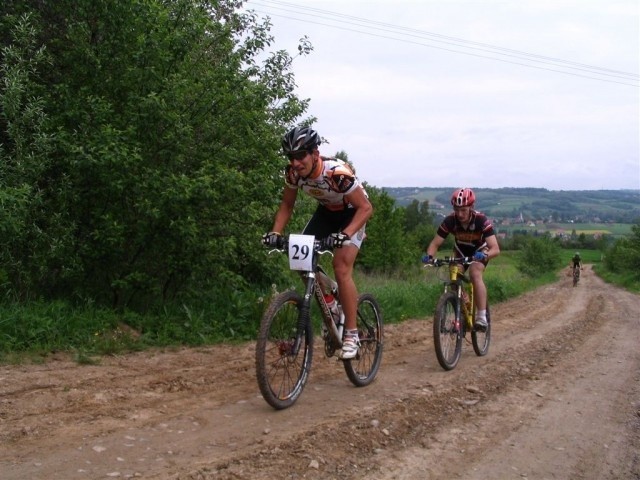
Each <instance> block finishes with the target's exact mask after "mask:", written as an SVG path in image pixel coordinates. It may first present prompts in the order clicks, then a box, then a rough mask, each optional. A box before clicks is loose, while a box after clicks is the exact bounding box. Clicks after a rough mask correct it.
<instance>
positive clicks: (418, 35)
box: [250, 0, 640, 87]
mask: <svg viewBox="0 0 640 480" xmlns="http://www.w3.org/2000/svg"><path fill="white" fill-rule="evenodd" d="M250 1H251V3H253V4H257V5H261V6H263V7H268V8H272V9H276V10H280V11H284V12H286V13H288V14H295V15H304V16H307V17H311V18H312V19H308V18H307V19H302V18H297V17H291V16H288V15H281V14H277V13H272V12H270V11H266V12H265V11H257V12H258V13H264V14H266V15H271V16H277V17H281V18H286V19H289V20H294V21H300V22H305V23H313V24H316V25H322V26H327V27H330V28H335V29H339V30H346V31H350V32H354V33H359V34H364V35H369V36H374V37H378V38H384V39H389V40H395V41H399V42H404V43H411V44H415V45H420V46H424V47H429V48H436V49H439V50H444V51H449V52H453V53H459V54H463V55H469V56H474V57H480V58H487V59H490V60H496V61H500V62H504V63H511V64H515V65H521V66H525V67H529V68H536V69H540V70H547V71H551V72H556V73H563V74H565V75H573V76H578V77H583V78H588V79H592V80H600V81H604V82H610V83H618V84H621V85H628V86H634V87H637V86H638V85H637V84H634V83H628V82H636V81H637V80H638V79H640V76H639V75H637V74H634V73H628V72H622V71H618V70H612V69H608V68H602V67H597V66H593V65H587V64H583V63H578V62H572V61H567V60H562V59H558V58H553V57H546V56H542V55H537V54H532V53H527V52H522V51H518V50H513V49H508V48H504V47H497V46H493V45H489V44H485V43H480V42H474V41H469V40H464V39H460V38H456V37H449V36H446V35H441V34H436V33H431V32H427V31H422V30H417V29H413V28H408V27H403V26H398V25H393V24H389V23H384V22H377V21H374V20H368V19H365V18H361V17H355V16H352V15H345V14H341V13H336V12H330V11H328V10H322V9H318V8H313V7H306V6H305V7H300V6H298V5H295V4H291V3H287V2H283V1H278V0H250ZM273 4H275V5H273ZM285 7H286V8H285ZM296 9H297V10H296ZM299 10H301V11H299ZM254 11H255V9H254ZM318 17H320V18H321V19H322V20H326V21H330V22H338V23H341V24H346V25H348V26H350V27H362V28H366V29H369V30H371V31H373V32H375V31H379V32H383V33H385V34H378V33H372V32H371V31H363V30H356V29H354V28H347V27H345V26H340V25H336V24H333V23H323V22H319V21H317V18H318ZM386 33H389V34H392V35H402V36H403V37H405V38H398V37H396V36H389V35H386ZM423 41H427V42H438V43H440V44H447V45H452V46H454V47H460V48H465V49H469V50H472V52H465V51H461V50H456V49H454V48H448V47H443V46H439V45H433V44H429V43H423ZM473 51H481V52H487V53H490V54H494V55H501V56H503V57H509V58H512V59H517V60H521V61H513V60H508V59H505V58H496V57H493V56H488V55H483V54H480V53H473ZM522 62H535V63H538V64H539V65H534V64H531V63H522ZM540 65H550V66H552V67H557V68H563V69H568V70H573V71H578V72H586V73H589V74H590V75H599V76H600V77H594V76H590V75H582V74H580V73H573V72H572V71H566V70H558V69H556V68H548V67H544V66H540ZM601 77H608V78H601ZM615 78H617V79H621V80H625V81H617V80H614V79H615Z"/></svg>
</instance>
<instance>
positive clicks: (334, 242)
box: [327, 232, 351, 248]
mask: <svg viewBox="0 0 640 480" xmlns="http://www.w3.org/2000/svg"><path fill="white" fill-rule="evenodd" d="M350 241H351V237H350V236H349V235H347V234H346V233H344V232H338V233H332V234H331V235H329V238H328V239H327V244H328V246H329V247H333V248H342V247H343V246H344V245H347V244H348V243H349V242H350Z"/></svg>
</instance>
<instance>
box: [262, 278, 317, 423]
mask: <svg viewBox="0 0 640 480" xmlns="http://www.w3.org/2000/svg"><path fill="white" fill-rule="evenodd" d="M302 302H303V300H302V297H301V296H300V295H299V294H298V293H297V292H295V291H292V290H290V291H287V292H283V293H280V294H279V295H277V296H276V297H274V298H273V300H272V301H271V303H270V304H269V306H268V307H267V310H265V312H264V315H263V316H262V320H261V322H260V332H259V334H258V342H257V344H256V377H257V379H258V386H259V387H260V393H262V396H263V397H264V399H265V400H266V402H267V403H268V404H269V405H271V406H272V407H273V408H275V409H276V410H282V409H284V408H287V407H290V406H291V405H293V404H294V403H295V402H296V400H297V399H298V397H299V396H300V394H301V393H302V390H303V389H304V386H305V384H306V382H307V378H308V376H309V372H310V370H311V359H312V356H313V332H312V330H311V324H310V322H307V324H306V328H305V331H304V332H303V333H302V337H301V342H300V348H299V349H298V351H297V352H295V351H294V347H295V343H296V336H297V331H298V317H299V315H300V310H301V308H302Z"/></svg>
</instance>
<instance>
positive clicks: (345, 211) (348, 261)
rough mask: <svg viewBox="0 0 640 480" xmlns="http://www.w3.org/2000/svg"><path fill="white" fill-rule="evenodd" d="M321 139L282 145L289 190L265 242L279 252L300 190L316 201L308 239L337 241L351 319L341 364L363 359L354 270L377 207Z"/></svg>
mask: <svg viewBox="0 0 640 480" xmlns="http://www.w3.org/2000/svg"><path fill="white" fill-rule="evenodd" d="M319 145H320V136H319V135H318V133H317V132H316V131H315V130H313V129H311V128H310V127H296V128H294V129H292V130H290V131H289V132H288V133H287V134H286V135H285V136H284V137H283V139H282V149H283V151H284V153H285V155H286V156H287V158H288V159H289V165H287V166H286V168H285V188H284V193H283V195H282V201H281V202H280V207H279V208H278V211H277V212H276V216H275V220H274V222H273V227H271V231H270V232H269V233H265V234H264V235H263V236H262V243H263V244H264V245H266V246H276V245H277V244H278V237H280V236H281V234H282V232H283V231H284V228H285V226H286V225H287V223H288V222H289V219H290V218H291V215H292V213H293V207H294V205H295V202H296V198H297V195H298V190H302V191H303V192H305V193H307V194H308V195H310V196H312V197H313V198H315V199H316V200H317V201H318V203H319V205H318V207H317V209H316V211H315V213H314V214H313V216H312V217H311V220H309V223H307V226H306V227H305V229H304V231H303V233H304V234H305V235H314V236H315V237H316V238H326V237H328V236H331V238H332V239H333V247H334V256H333V271H334V273H335V275H336V281H337V282H338V290H339V292H340V301H341V303H342V307H343V309H344V316H345V325H344V327H345V338H344V342H343V345H342V351H341V352H340V358H342V359H345V360H347V359H351V358H354V357H355V356H356V354H357V353H358V347H359V344H360V341H359V338H358V330H357V322H356V315H357V310H358V291H357V289H356V284H355V283H354V281H353V265H354V263H355V261H356V257H357V255H358V252H359V251H360V245H361V244H362V242H363V240H364V239H365V225H366V223H367V220H368V219H369V217H371V215H372V214H373V206H372V205H371V203H370V202H369V198H368V197H367V193H366V192H365V190H364V188H363V186H362V184H361V183H360V182H359V180H358V178H357V177H356V176H355V173H354V172H353V171H352V170H351V168H350V167H349V165H347V164H346V163H345V162H343V161H342V160H338V159H336V158H328V157H322V156H320V152H319V151H318V146H319Z"/></svg>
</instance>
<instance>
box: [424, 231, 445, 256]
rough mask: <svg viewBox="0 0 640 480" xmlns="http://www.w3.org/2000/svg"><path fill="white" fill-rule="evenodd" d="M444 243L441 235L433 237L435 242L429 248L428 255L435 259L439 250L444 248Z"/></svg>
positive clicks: (432, 241)
mask: <svg viewBox="0 0 640 480" xmlns="http://www.w3.org/2000/svg"><path fill="white" fill-rule="evenodd" d="M443 243H444V238H443V237H441V236H440V235H436V236H435V237H433V240H431V243H430V244H429V246H428V247H427V255H430V256H431V257H435V256H436V253H438V249H439V248H440V247H441V246H442V244H443Z"/></svg>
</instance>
